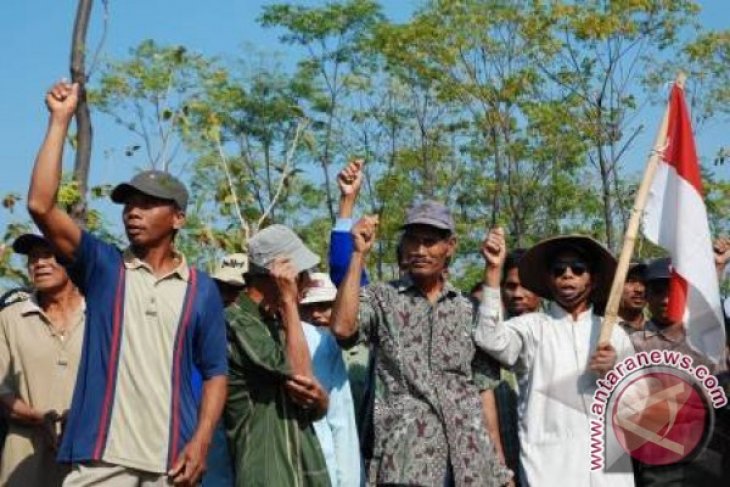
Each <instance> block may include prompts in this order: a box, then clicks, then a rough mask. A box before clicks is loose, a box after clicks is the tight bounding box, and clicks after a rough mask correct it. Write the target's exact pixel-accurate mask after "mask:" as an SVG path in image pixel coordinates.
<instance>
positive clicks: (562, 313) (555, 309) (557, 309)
mask: <svg viewBox="0 0 730 487" xmlns="http://www.w3.org/2000/svg"><path fill="white" fill-rule="evenodd" d="M548 314H549V315H550V316H552V317H553V318H555V319H556V320H565V321H575V322H579V321H585V320H590V319H591V316H592V315H593V306H590V307H589V308H588V309H587V310H585V311H583V312H582V313H580V314H579V315H578V319H576V320H573V316H572V315H571V314H570V313H568V312H567V311H566V310H565V309H564V308H563V307H562V306H560V305H559V304H558V303H556V302H554V301H551V302H550V305H549V306H548Z"/></svg>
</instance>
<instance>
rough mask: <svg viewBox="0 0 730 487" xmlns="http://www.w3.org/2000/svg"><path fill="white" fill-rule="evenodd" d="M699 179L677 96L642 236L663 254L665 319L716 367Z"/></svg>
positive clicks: (712, 289) (719, 332)
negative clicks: (668, 266)
mask: <svg viewBox="0 0 730 487" xmlns="http://www.w3.org/2000/svg"><path fill="white" fill-rule="evenodd" d="M702 195H703V192H702V178H701V176H700V166H699V163H698V161H697V152H696V151H695V142H694V138H693V136H692V125H691V123H690V116H689V112H688V110H687V105H686V103H685V101H684V93H683V90H682V89H681V88H680V87H679V86H677V85H676V84H675V85H674V87H673V89H672V94H671V98H670V100H669V125H668V129H667V146H666V149H665V151H664V153H663V156H662V158H661V160H660V162H659V164H658V168H657V172H656V175H655V177H654V181H653V182H652V186H651V190H650V193H649V198H648V202H647V205H646V211H645V213H644V221H643V223H644V234H645V235H646V238H648V239H649V240H650V241H652V242H653V243H655V244H656V245H659V246H661V247H663V248H665V249H666V250H668V251H669V254H670V255H671V258H672V277H671V279H670V283H669V309H668V313H669V317H670V318H671V319H672V321H676V322H678V321H682V322H684V325H685V328H686V330H687V337H688V339H689V343H690V345H692V347H693V348H695V349H697V350H698V351H699V352H702V353H704V354H706V355H707V356H708V357H709V358H711V359H712V360H713V361H715V362H719V361H720V360H721V358H722V356H723V353H724V350H725V327H724V323H723V317H722V306H721V303H720V289H719V283H718V279H717V273H716V271H715V265H714V257H713V253H712V240H711V238H710V226H709V224H708V222H707V210H706V208H705V203H704V201H703V199H702Z"/></svg>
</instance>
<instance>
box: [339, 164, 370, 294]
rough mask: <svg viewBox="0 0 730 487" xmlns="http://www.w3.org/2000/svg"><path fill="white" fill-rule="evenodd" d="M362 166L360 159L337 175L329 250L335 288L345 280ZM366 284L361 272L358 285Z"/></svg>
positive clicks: (364, 275)
mask: <svg viewBox="0 0 730 487" xmlns="http://www.w3.org/2000/svg"><path fill="white" fill-rule="evenodd" d="M362 166H363V160H362V159H358V160H355V161H353V162H351V163H350V164H348V165H347V166H346V167H345V168H344V169H342V171H340V173H339V174H338V175H337V185H338V186H339V188H340V206H339V209H338V212H337V222H336V223H335V226H334V228H333V229H332V232H331V233H330V248H329V268H330V277H331V278H332V282H334V283H335V286H337V287H339V286H340V284H341V283H342V281H343V279H344V278H345V274H346V273H347V269H348V268H349V266H350V258H351V257H352V249H353V239H352V234H351V233H350V231H351V230H352V224H353V222H352V215H353V209H354V207H355V202H356V201H357V197H358V194H359V193H360V188H361V187H362V180H363V172H362ZM367 283H368V277H367V273H366V272H365V271H363V273H362V276H361V278H360V285H362V286H365V285H367Z"/></svg>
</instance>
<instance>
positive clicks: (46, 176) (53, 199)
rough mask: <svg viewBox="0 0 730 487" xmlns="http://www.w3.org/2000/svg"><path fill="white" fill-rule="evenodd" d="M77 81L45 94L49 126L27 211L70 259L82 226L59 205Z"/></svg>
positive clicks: (61, 252) (77, 89)
mask: <svg viewBox="0 0 730 487" xmlns="http://www.w3.org/2000/svg"><path fill="white" fill-rule="evenodd" d="M78 94H79V85H78V84H77V83H74V84H68V83H57V84H56V85H54V86H53V88H51V89H50V90H49V91H48V93H47V94H46V106H47V107H48V111H49V113H50V114H49V117H48V129H47V131H46V137H45V139H44V140H43V144H42V145H41V148H40V150H39V151H38V156H37V157H36V160H35V165H34V167H33V175H32V176H31V181H30V189H29V190H28V211H29V212H30V216H31V217H32V218H33V220H34V221H35V223H36V225H38V228H40V230H41V232H43V235H45V237H46V239H48V241H49V242H50V243H51V245H53V247H54V248H55V250H56V251H57V252H58V253H59V254H60V255H62V256H63V257H65V258H67V259H69V260H70V259H71V258H72V257H73V255H74V252H75V251H76V248H77V247H78V246H79V244H80V242H81V228H80V227H79V226H78V225H77V224H76V222H74V220H73V219H72V218H71V217H70V216H69V215H68V214H67V213H66V212H65V211H63V210H61V209H60V208H59V207H58V205H57V199H58V188H59V185H60V184H61V160H62V158H63V145H64V142H65V139H66V134H67V133H68V126H69V124H70V123H71V119H72V118H73V114H74V111H75V110H76V104H77V102H78Z"/></svg>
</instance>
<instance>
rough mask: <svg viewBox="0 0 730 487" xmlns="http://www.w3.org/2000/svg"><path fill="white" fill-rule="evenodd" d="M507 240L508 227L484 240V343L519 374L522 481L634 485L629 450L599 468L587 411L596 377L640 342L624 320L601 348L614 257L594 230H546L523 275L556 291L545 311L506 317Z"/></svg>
mask: <svg viewBox="0 0 730 487" xmlns="http://www.w3.org/2000/svg"><path fill="white" fill-rule="evenodd" d="M506 253H507V246H506V244H505V237H504V232H503V231H502V230H501V229H496V230H492V231H491V232H490V233H489V236H488V237H487V239H486V240H485V242H484V245H483V247H482V254H483V256H484V258H485V261H486V266H485V276H484V279H485V289H484V300H483V302H482V305H481V309H480V312H479V314H480V318H479V326H478V328H477V330H476V333H475V338H476V341H477V343H478V344H479V345H480V346H481V347H482V348H483V349H484V350H486V351H487V352H489V353H490V354H491V355H492V356H493V357H495V358H496V359H497V360H499V361H500V362H501V363H502V364H504V365H505V366H506V367H510V368H511V369H512V370H514V371H515V373H516V374H517V376H518V385H519V388H520V394H519V399H518V400H519V404H518V416H519V417H518V422H519V437H520V481H521V482H522V484H523V485H535V486H542V485H556V484H560V485H562V486H565V487H570V486H576V487H582V486H586V485H591V486H594V487H602V486H606V487H607V486H612V487H613V486H621V485H625V486H628V485H633V475H632V473H631V465H630V462H629V461H628V458H622V465H621V468H620V469H619V470H621V471H620V472H618V473H607V472H604V471H591V469H590V465H591V463H590V451H591V449H590V441H589V440H590V422H589V411H590V406H591V402H592V397H593V392H594V391H595V390H596V379H597V378H598V377H599V375H602V374H605V373H606V372H607V371H608V370H610V368H611V367H612V366H613V364H614V363H615V361H616V357H617V353H618V355H619V356H621V357H623V356H628V355H630V354H631V353H632V352H633V349H632V346H631V342H630V341H629V338H628V336H627V335H626V332H625V331H624V330H623V329H622V328H621V327H616V328H615V329H614V331H613V335H612V336H611V344H610V345H603V346H602V347H601V349H600V350H599V351H597V352H596V351H595V350H596V347H597V345H598V343H597V341H598V336H599V330H600V326H601V319H600V317H599V316H596V314H595V313H594V309H595V308H596V307H598V308H602V307H603V306H605V302H606V300H607V297H608V293H609V290H610V288H611V281H612V279H613V274H614V272H615V267H616V261H615V259H614V258H613V256H612V255H611V253H610V252H609V251H608V250H606V249H605V248H604V247H603V246H602V245H600V244H599V243H598V242H596V241H595V240H593V239H591V238H589V237H584V236H563V237H555V238H550V239H547V240H544V241H542V242H540V243H538V244H537V245H535V246H534V247H532V248H531V249H529V250H528V251H527V253H525V254H524V255H523V256H522V259H521V260H520V264H519V274H520V280H521V282H522V285H523V286H525V287H526V288H527V289H529V290H531V291H532V292H534V293H535V294H537V295H538V296H540V297H542V298H545V299H549V300H552V301H553V302H552V304H551V305H550V308H549V310H548V311H547V312H545V313H542V312H536V313H530V314H527V315H523V316H519V317H516V318H513V319H510V320H507V321H504V320H503V318H502V307H501V303H500V292H499V281H500V276H501V275H502V266H503V265H504V260H505V256H506Z"/></svg>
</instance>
